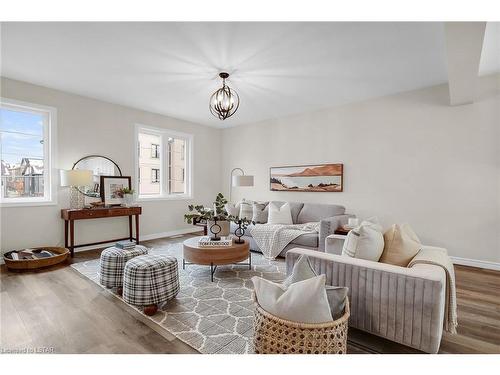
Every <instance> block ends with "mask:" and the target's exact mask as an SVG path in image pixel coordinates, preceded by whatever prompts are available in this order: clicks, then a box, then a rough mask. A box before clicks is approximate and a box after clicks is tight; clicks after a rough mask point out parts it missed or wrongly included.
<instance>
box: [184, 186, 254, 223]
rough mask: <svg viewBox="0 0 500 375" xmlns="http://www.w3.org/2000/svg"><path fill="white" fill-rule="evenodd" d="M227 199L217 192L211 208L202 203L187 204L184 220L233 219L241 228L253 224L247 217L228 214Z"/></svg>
mask: <svg viewBox="0 0 500 375" xmlns="http://www.w3.org/2000/svg"><path fill="white" fill-rule="evenodd" d="M226 204H227V199H226V198H225V197H224V195H223V194H222V193H219V194H217V196H216V197H215V202H214V203H213V208H208V207H205V206H203V205H202V204H196V205H194V204H190V205H188V210H189V212H188V213H186V214H184V220H185V221H186V222H187V223H188V224H193V221H195V222H199V221H202V220H205V221H214V220H217V221H233V222H235V223H236V224H241V226H242V228H244V229H246V228H247V227H248V226H249V225H250V224H255V222H254V221H252V220H248V219H247V218H243V219H240V218H239V217H238V216H233V215H230V214H229V212H227V210H226Z"/></svg>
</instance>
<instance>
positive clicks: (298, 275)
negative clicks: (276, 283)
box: [281, 254, 349, 320]
mask: <svg viewBox="0 0 500 375" xmlns="http://www.w3.org/2000/svg"><path fill="white" fill-rule="evenodd" d="M316 276H317V274H316V271H315V270H314V269H313V268H312V266H311V263H310V262H309V258H308V257H307V255H304V254H302V255H301V256H300V257H299V259H297V261H296V262H295V264H294V265H293V269H292V272H291V273H290V275H288V277H287V278H286V279H285V280H284V281H283V283H282V284H281V285H283V287H285V288H288V287H289V286H290V285H292V284H293V283H296V282H299V281H302V280H307V279H310V278H312V277H316ZM348 291H349V288H347V287H343V286H330V285H326V297H327V298H328V304H329V305H330V312H331V313H332V318H333V319H334V320H335V319H339V318H340V317H342V315H344V310H345V302H346V297H347V292H348Z"/></svg>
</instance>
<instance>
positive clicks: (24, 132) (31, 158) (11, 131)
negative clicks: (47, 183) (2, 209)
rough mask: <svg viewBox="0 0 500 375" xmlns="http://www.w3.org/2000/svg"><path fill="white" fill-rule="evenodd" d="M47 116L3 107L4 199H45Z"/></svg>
mask: <svg viewBox="0 0 500 375" xmlns="http://www.w3.org/2000/svg"><path fill="white" fill-rule="evenodd" d="M43 131H44V116H43V115H41V114H35V113H31V112H22V111H15V110H11V109H7V108H0V159H1V183H2V185H1V189H2V192H1V194H2V197H3V198H25V197H43V194H44V177H43V168H44V157H43Z"/></svg>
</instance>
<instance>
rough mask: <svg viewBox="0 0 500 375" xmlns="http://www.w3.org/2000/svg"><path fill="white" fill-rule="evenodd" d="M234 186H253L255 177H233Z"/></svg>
mask: <svg viewBox="0 0 500 375" xmlns="http://www.w3.org/2000/svg"><path fill="white" fill-rule="evenodd" d="M233 186H253V176H248V175H243V176H233Z"/></svg>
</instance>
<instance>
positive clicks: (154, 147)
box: [151, 143, 161, 159]
mask: <svg viewBox="0 0 500 375" xmlns="http://www.w3.org/2000/svg"><path fill="white" fill-rule="evenodd" d="M153 150H154V152H153ZM160 155H161V152H160V145H158V144H156V143H151V159H159V158H160Z"/></svg>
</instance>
